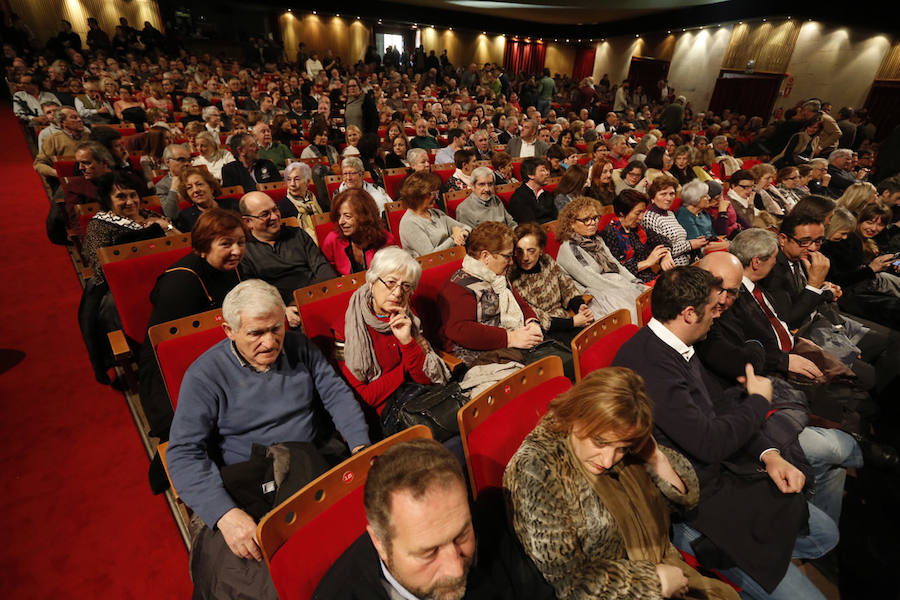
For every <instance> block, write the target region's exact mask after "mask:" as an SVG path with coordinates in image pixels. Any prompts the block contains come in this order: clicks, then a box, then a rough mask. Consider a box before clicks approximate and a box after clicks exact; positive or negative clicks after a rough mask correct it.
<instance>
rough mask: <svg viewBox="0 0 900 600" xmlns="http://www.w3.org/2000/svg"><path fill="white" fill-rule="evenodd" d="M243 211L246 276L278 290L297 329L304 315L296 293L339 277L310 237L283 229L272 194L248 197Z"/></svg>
mask: <svg viewBox="0 0 900 600" xmlns="http://www.w3.org/2000/svg"><path fill="white" fill-rule="evenodd" d="M240 211H241V215H242V216H243V219H244V222H245V223H246V224H247V227H248V228H249V229H250V236H249V237H248V238H247V250H246V252H245V253H244V259H243V262H242V263H241V267H242V269H243V273H244V275H245V276H246V277H256V278H259V279H262V280H263V281H266V282H268V283H270V284H272V285H274V286H275V287H276V288H278V291H279V292H280V293H281V297H282V298H283V299H284V303H285V304H286V305H288V307H287V318H288V323H290V325H291V327H297V326H298V325H299V324H300V313H299V311H298V309H297V306H296V304H294V290H296V289H298V288H302V287H306V286H308V285H311V284H313V283H316V282H319V281H326V280H328V279H334V278H335V277H337V276H338V275H337V273H336V272H335V270H334V268H333V267H332V266H331V263H329V262H328V259H326V258H325V256H324V255H323V254H322V252H321V250H319V247H318V246H316V243H315V242H314V241H313V239H312V238H311V237H309V234H308V233H306V232H305V231H303V229H302V228H299V227H288V226H285V225H282V223H281V212H280V211H279V210H278V205H277V204H275V201H274V200H272V198H271V196H269V195H268V194H265V193H263V192H250V193H248V194H245V195H244V197H243V198H241V202H240Z"/></svg>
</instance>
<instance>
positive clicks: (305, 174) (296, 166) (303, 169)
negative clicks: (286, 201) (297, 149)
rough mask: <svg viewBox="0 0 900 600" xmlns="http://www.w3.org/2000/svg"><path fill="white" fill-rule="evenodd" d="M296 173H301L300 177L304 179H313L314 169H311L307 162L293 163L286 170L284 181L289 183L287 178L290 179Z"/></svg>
mask: <svg viewBox="0 0 900 600" xmlns="http://www.w3.org/2000/svg"><path fill="white" fill-rule="evenodd" d="M294 171H300V173H299V175H300V177H302V178H303V179H309V178H311V177H312V169H310V168H309V165H308V164H306V163H305V162H302V161H298V162H292V163H291V164H289V165H288V166H286V167H285V168H284V180H285V181H287V178H288V177H290V176H291V174H293V172H294Z"/></svg>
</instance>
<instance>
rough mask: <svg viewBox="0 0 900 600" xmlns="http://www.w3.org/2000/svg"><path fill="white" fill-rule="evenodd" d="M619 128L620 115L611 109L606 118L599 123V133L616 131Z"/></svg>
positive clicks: (597, 129)
mask: <svg viewBox="0 0 900 600" xmlns="http://www.w3.org/2000/svg"><path fill="white" fill-rule="evenodd" d="M618 130H619V115H617V114H616V113H614V112H612V111H610V112H608V113H606V120H605V121H604V122H602V123H600V124H599V125H597V128H596V131H597V133H616V132H617V131H618Z"/></svg>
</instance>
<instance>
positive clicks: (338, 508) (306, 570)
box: [269, 486, 366, 600]
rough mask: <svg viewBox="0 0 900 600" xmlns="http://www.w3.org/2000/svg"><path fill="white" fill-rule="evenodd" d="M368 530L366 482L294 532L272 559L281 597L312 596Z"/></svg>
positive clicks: (289, 599) (306, 599)
mask: <svg viewBox="0 0 900 600" xmlns="http://www.w3.org/2000/svg"><path fill="white" fill-rule="evenodd" d="M365 530H366V511H365V507H364V506H363V486H359V487H357V488H356V489H355V490H353V491H352V492H350V493H349V494H348V495H347V496H345V497H343V498H341V499H340V500H338V502H337V503H336V504H335V505H334V506H332V507H331V508H329V509H328V510H327V511H326V512H324V513H322V514H320V515H318V516H317V517H315V518H314V519H313V520H312V521H311V522H310V523H308V524H307V525H306V526H305V527H303V528H302V529H300V530H299V531H297V532H296V533H295V534H294V535H292V536H291V537H290V538H289V539H288V540H287V541H286V542H285V543H284V545H283V546H282V547H281V548H279V549H278V551H277V552H276V553H275V555H274V556H272V559H271V560H270V562H269V572H270V573H271V574H272V581H273V582H274V583H275V589H276V590H277V591H278V597H279V598H280V599H281V600H309V598H311V597H312V594H313V592H314V591H315V589H316V586H317V585H318V584H319V580H320V579H322V576H323V575H325V572H326V571H327V570H328V568H329V567H330V566H331V565H332V563H334V561H336V560H337V558H338V557H339V556H340V555H341V554H343V552H344V550H346V549H347V547H348V546H350V544H352V543H353V541H354V540H356V538H358V537H359V536H360V534H362V533H364V532H365Z"/></svg>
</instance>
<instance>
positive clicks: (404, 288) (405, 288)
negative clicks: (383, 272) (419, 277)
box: [378, 277, 413, 296]
mask: <svg viewBox="0 0 900 600" xmlns="http://www.w3.org/2000/svg"><path fill="white" fill-rule="evenodd" d="M378 281H380V282H381V283H382V284H383V285H384V287H385V288H387V291H389V292H393V291H394V290H396V289H397V288H398V287H399V288H400V293H402V294H403V295H404V296H408V295H409V294H411V293H412V291H413V286H412V284H411V283H406V282H405V281H403V282H401V281H385V280H384V279H382V278H381V277H379V278H378Z"/></svg>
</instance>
